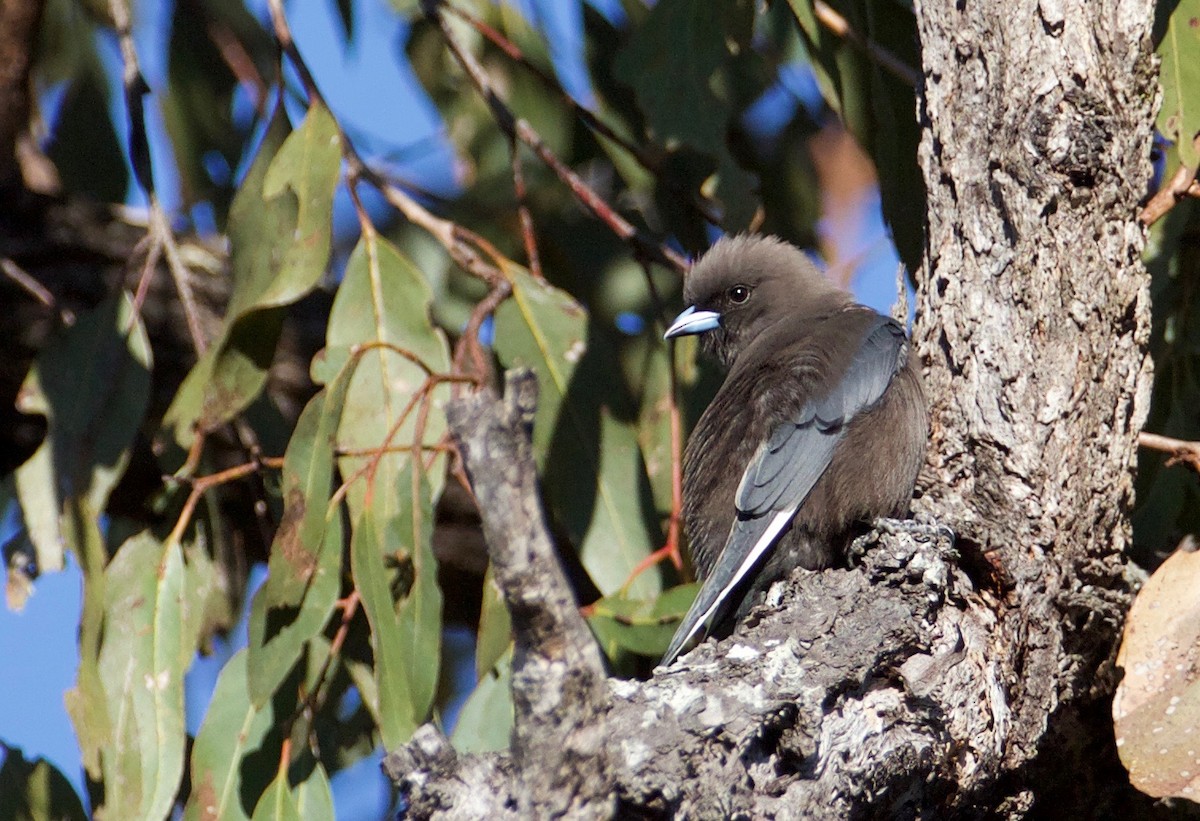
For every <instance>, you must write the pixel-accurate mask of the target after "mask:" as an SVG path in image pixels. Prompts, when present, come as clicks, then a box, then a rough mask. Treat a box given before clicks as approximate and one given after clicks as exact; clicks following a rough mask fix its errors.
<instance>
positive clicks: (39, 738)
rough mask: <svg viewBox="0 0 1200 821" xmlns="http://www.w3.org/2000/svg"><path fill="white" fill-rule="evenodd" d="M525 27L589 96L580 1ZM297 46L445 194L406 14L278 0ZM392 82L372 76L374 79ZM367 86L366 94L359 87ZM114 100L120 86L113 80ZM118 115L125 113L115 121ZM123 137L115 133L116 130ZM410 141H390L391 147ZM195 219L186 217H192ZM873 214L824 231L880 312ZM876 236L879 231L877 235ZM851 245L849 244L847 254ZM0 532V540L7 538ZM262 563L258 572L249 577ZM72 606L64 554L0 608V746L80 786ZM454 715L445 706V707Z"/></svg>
mask: <svg viewBox="0 0 1200 821" xmlns="http://www.w3.org/2000/svg"><path fill="white" fill-rule="evenodd" d="M511 2H512V4H513V5H515V6H516V7H518V8H519V9H521V10H522V11H523V13H524V14H525V15H526V16H527V17H528V18H529V19H530V20H532V21H533V22H534V23H535V24H536V25H538V26H539V27H541V28H543V30H545V31H549V32H552V36H550V37H549V38H548V39H549V41H550V43H551V49H552V51H551V53H552V56H553V57H554V59H555V64H556V67H557V69H558V72H559V75H560V78H561V80H562V82H563V85H564V86H565V87H566V88H567V89H568V90H569V91H570V92H571V93H572V94H574V95H575V96H576V97H577V98H578V99H580V100H581V101H583V102H585V103H586V102H589V101H590V100H591V91H590V86H589V83H588V79H587V73H586V68H585V66H584V63H583V59H582V51H581V46H580V44H581V42H582V29H581V7H580V6H579V5H578V4H577V3H574V2H562V0H511ZM247 4H248V6H249V7H250V8H251V9H252V10H253V11H254V12H255V13H256V15H257V16H258V17H259V18H260V19H264V20H265V19H266V3H265V0H247ZM593 5H595V6H596V7H597V8H599V9H601V11H603V12H604V13H606V14H608V15H609V16H610V17H614V18H615V17H619V16H620V15H621V11H620V3H619V0H603V2H601V1H600V0H594V1H593ZM288 10H289V19H290V21H291V25H292V28H293V34H294V36H295V38H296V42H297V44H298V46H299V48H300V50H301V52H302V53H303V54H304V55H305V58H306V60H307V61H308V63H309V65H310V67H311V68H312V70H313V72H314V74H315V76H316V78H317V82H318V83H319V84H320V85H321V86H322V88H323V89H324V91H325V93H326V96H327V97H328V98H329V100H330V105H331V107H332V109H333V110H334V112H335V114H336V115H337V116H338V118H339V119H340V120H341V121H342V123H343V124H344V126H345V127H346V128H347V130H348V131H349V132H350V133H351V134H353V135H354V137H355V139H356V142H357V143H358V145H359V146H360V148H361V150H362V151H363V153H364V155H366V156H367V157H368V159H370V160H371V161H372V162H375V163H379V164H390V165H391V170H393V171H396V172H398V173H399V174H400V176H402V177H404V178H406V179H409V180H412V181H414V182H417V183H419V184H420V185H421V186H422V187H424V188H427V189H429V190H433V191H436V192H439V193H443V194H452V193H453V192H454V190H455V176H454V173H455V163H454V156H453V152H452V149H451V147H450V145H449V143H448V142H447V141H446V139H445V137H444V135H443V133H442V126H441V121H440V119H439V117H438V115H437V112H436V110H435V109H434V108H433V107H432V105H431V104H430V102H429V100H428V99H427V98H426V97H425V95H424V93H423V91H422V90H421V89H420V88H419V86H418V84H417V83H416V81H415V78H414V77H413V76H412V73H411V70H410V69H409V67H408V65H407V63H406V61H405V60H404V59H403V51H402V49H401V44H402V43H403V41H404V36H405V28H404V23H403V22H402V21H401V20H399V19H398V17H397V15H396V14H395V13H394V11H393V10H392V9H391V8H390V7H389V5H388V4H387V2H386V0H354V12H355V17H356V32H357V33H358V34H357V38H356V43H355V44H354V47H353V48H352V49H350V50H348V51H343V50H342V49H341V47H340V42H341V34H340V31H341V28H340V23H339V22H338V20H337V17H336V10H335V5H334V2H333V0H305V2H292V3H290V4H289V6H288ZM170 13H171V4H170V3H168V2H140V3H137V4H136V22H137V29H136V40H137V44H138V48H139V58H140V60H141V63H142V69H143V72H144V74H145V75H146V78H147V81H148V82H149V84H150V87H151V89H161V88H162V87H163V86H164V84H165V80H166V54H165V53H164V51H163V47H164V44H165V41H166V37H165V31H166V27H167V26H168V25H169V15H170ZM103 48H104V49H105V50H106V53H107V55H108V59H109V61H110V63H111V65H112V66H113V67H114V71H113V72H112V75H113V78H114V84H115V83H116V82H117V78H119V73H120V72H119V69H115V67H116V66H118V64H119V54H118V52H117V49H116V43H115V41H114V40H111V39H109V40H107V41H105V43H104V44H103ZM380 77H388V78H399V82H393V81H389V82H379V81H378V78H380ZM361 89H369V93H361ZM815 94H816V89H815V84H813V83H812V80H811V76H810V75H809V74H808V72H807V71H806V70H803V69H799V68H797V69H796V70H791V69H789V70H788V71H786V72H785V74H784V77H783V78H782V81H781V83H780V85H779V86H778V87H777V88H776V89H774V90H772V92H770V93H769V94H768V95H767V96H766V97H765V98H764V100H763V101H762V103H761V104H760V105H759V106H758V107H757V108H756V111H755V112H754V114H753V117H754V121H753V123H751V125H752V126H754V127H756V128H759V129H763V130H769V129H771V128H772V127H777V125H775V124H777V123H782V122H784V121H786V119H787V118H788V117H790V114H791V111H792V110H794V108H795V106H796V105H801V104H808V105H812V104H814V102H813V101H814V99H815ZM113 98H114V101H115V102H114V105H117V106H120V105H121V102H120V100H121V95H120V93H119V90H118V89H117V88H116V86H115V85H114V93H113ZM115 120H116V122H118V123H120V124H122V127H123V124H124V122H125V116H124V112H123V111H122V112H121V113H120V116H118V117H116V118H115ZM148 126H149V128H150V130H151V137H152V141H151V150H152V156H153V159H154V161H155V185H156V189H157V190H158V193H159V196H160V198H161V199H162V200H163V202H164V203H165V204H166V206H167V207H168V209H175V208H177V206H178V202H179V194H178V183H177V180H176V179H175V177H174V175H173V173H172V172H171V151H170V148H169V145H168V144H167V143H166V140H165V137H164V133H163V126H162V120H161V117H160V116H158V114H157V112H156V109H155V108H154V107H153V106H151V107H150V110H149V111H148ZM122 136H124V135H122ZM405 146H408V147H419V150H417V149H414V150H411V151H404V150H399V151H398V150H397V149H398V147H400V148H401V149H403V147H405ZM129 202H130V204H134V205H138V204H144V202H145V200H144V197H143V196H142V194H141V192H139V191H136V190H131V191H130V195H129ZM335 220H336V223H337V230H339V232H341V231H353V230H355V228H356V222H355V220H354V217H353V214H352V213H350V212H349V211H348V209H346V208H345V204H343V207H342V208H339V209H338V211H337V212H336V214H335ZM200 221H202V220H198V222H200ZM886 237H887V232H886V229H885V227H884V225H883V222H882V218H881V216H880V214H879V205H878V200H877V199H876V200H872V201H868V202H864V203H863V205H862V212H861V219H860V221H859V226H858V228H857V230H856V231H854V232H853V235H849V236H845V237H836V238H834V239H835V241H837V242H839V243H843V244H845V245H846V247H847V248H850V249H853V248H867V249H869V253H868V254H866V258H865V260H864V262H863V264H862V265H861V266H860V268H859V270H858V272H857V275H856V277H855V279H854V288H855V292H856V294H857V295H858V297H859V299H861V300H862V301H864V302H865V303H867V304H869V305H871V306H873V307H876V308H878V309H880V310H884V311H886V310H888V309H889V307H890V306H891V304H892V302H893V301H894V299H895V284H894V283H895V273H896V266H897V264H898V260H897V258H896V255H895V251H894V249H893V248H892V246H891V243H890V241H887V239H886ZM880 238H883V239H882V241H881V239H880ZM848 253H853V251H852V250H851V251H848ZM6 527H7V528H8V532H0V543H3V541H5V540H6V539H7V538H8V536H9V535H10V533H11V528H12V523H11V522H9V523H7V525H6ZM260 577H261V572H257V573H256V580H257V579H258V578H260ZM79 608H80V574H79V570H78V567H77V565H76V563H75V562H74V561H73V560H69V561H68V566H67V569H66V570H64V571H63V572H61V573H51V574H47V575H44V576H42V577H41V578H40V579H38V581H37V586H36V592H35V594H34V595H33V596H32V598H31V599H30V600H29V602H28V603H27V605H26V607H25V609H24V610H23V611H22V612H20V613H14V612H12V611H9V610H8V609H7V608H4V607H0V693H2V694H3V698H2V699H0V741H3V742H5V743H8V744H12V745H14V746H17V747H20V748H21V749H22V750H23V752H24V753H25V755H26V757H29V758H32V757H36V756H41V757H44V758H46V759H48V760H49V761H51V762H53V763H54V764H55V765H56V766H57V767H58V768H59V769H60V770H62V772H63V773H64V774H65V775H66V776H67V777H68V778H69V779H71V780H72V781H73V782H74V783H75V784H76V786H77V788H79V790H80V793H81V795H82V794H83V789H82V787H83V779H82V771H81V767H80V763H79V748H78V745H77V743H76V741H75V736H74V731H73V729H72V727H71V724H70V722H69V720H68V719H67V716H66V711H65V708H64V706H63V693H64V692H65V691H66V690H68V689H70V688H71V687H72V686H73V685H74V679H75V667H76V663H77V656H76V638H77V624H78V618H79ZM234 635H235V636H236V637H237V638H236V639H235V640H233V641H232V642H231V643H229V644H225V645H221V646H218V648H217V653H216V654H215V655H214V656H213V657H211V658H209V659H201V660H199V661H198V663H197V664H196V665H195V667H194V669H193V671H192V672H191V674H190V675H189V680H188V691H187V692H188V727H189V730H190V731H192V732H194V731H195V729H196V728H197V726H198V722H199V720H200V718H201V717H202V715H203V711H204V706H205V705H206V704H207V698H208V695H209V694H210V693H211V688H212V686H213V683H214V682H215V677H216V673H217V672H219V669H220V665H221V663H223V661H224V660H225V659H226V658H227V657H228V656H229V655H231V654H232V652H233V651H234V650H236V648H237V647H238V646H240V645H241V644H242V643H244V641H245V630H244V625H243V627H242V628H241V629H240V630H238V631H235V633H234ZM451 640H452V641H453V643H454V644H455V645H456V646H460V647H463V649H464V652H462V653H461V654H460V658H461V659H462V661H463V663H462V664H460V665H459V669H458V670H457V673H456V676H455V679H456V681H458V682H460V684H461V685H462V689H463V693H462V694H461V695H465V688H466V687H468V686H469V685H470V684H471V683H472V682H473V680H474V677H473V670H472V669H471V667H472V665H471V662H470V659H471V655H472V654H471V653H470V652H469V643H470V637H469V636H462V635H457V636H454V637H451ZM446 719H447V720H448V721H449V722H452V720H453V711H451V713H450V714H449V715H447V716H446ZM333 783H334V790H335V800H336V801H337V809H338V817H339V818H342V819H359V818H361V819H377V818H381V817H383V816H384V814H385V813H386V812H387V806H386V800H387V792H386V788H385V785H384V783H383V779H382V777H381V776H380V774H379V771H378V758H377V757H376V758H372V759H367V760H366V761H364V762H363V763H362V764H361V765H360V766H357V767H355V768H352V769H351V770H348V771H346V772H343V773H339V774H338V775H337V776H335V777H334V779H333Z"/></svg>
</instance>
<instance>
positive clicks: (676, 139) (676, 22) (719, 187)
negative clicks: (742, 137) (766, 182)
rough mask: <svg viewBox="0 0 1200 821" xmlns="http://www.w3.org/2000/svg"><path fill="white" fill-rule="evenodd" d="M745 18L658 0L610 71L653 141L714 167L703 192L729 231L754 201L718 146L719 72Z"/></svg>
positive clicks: (723, 109)
mask: <svg viewBox="0 0 1200 821" xmlns="http://www.w3.org/2000/svg"><path fill="white" fill-rule="evenodd" d="M753 19H754V6H753V4H751V3H746V2H744V1H743V0H720V2H718V3H713V2H712V0H659V2H657V3H655V4H654V7H653V8H652V9H651V10H650V14H649V16H648V17H647V18H646V20H645V21H644V22H643V23H642V24H641V25H640V26H638V27H637V28H636V29H635V30H634V33H633V36H632V37H631V38H630V40H629V44H628V45H627V46H626V47H625V49H624V50H623V51H622V52H621V53H620V54H619V55H618V57H617V60H616V64H615V66H614V73H615V75H616V77H617V78H618V79H619V80H621V81H622V82H624V83H626V84H627V85H629V86H630V87H632V88H633V90H634V92H635V93H636V95H637V100H638V105H639V107H640V109H641V111H642V113H643V114H644V116H645V117H646V120H647V123H648V124H649V126H650V128H651V130H652V131H653V132H654V136H655V138H656V139H657V141H658V142H660V143H662V144H663V145H665V146H666V147H668V148H678V147H679V146H680V145H684V146H692V147H694V148H696V149H698V150H700V151H702V152H703V153H705V154H708V155H709V156H712V157H714V158H715V159H716V160H717V166H718V172H717V175H716V179H715V185H714V186H713V190H712V192H710V193H712V194H715V195H716V196H717V197H718V198H719V199H720V201H721V202H722V203H723V204H724V206H725V213H724V215H723V217H724V218H723V222H724V224H725V226H726V228H728V229H729V230H740V229H744V228H745V227H746V226H747V225H749V224H750V220H751V218H752V217H753V215H754V212H755V210H756V209H757V207H758V200H757V197H756V196H755V195H754V183H755V177H754V175H753V174H750V173H748V172H747V171H745V170H744V169H742V168H740V167H739V166H738V164H737V163H736V161H735V160H734V159H733V156H732V155H731V154H730V153H729V148H728V146H727V144H726V139H725V134H726V130H727V129H728V126H729V121H730V118H731V117H732V116H733V113H734V103H733V101H732V100H731V99H730V98H729V97H730V95H729V93H728V90H727V89H726V87H725V85H726V84H725V82H724V78H723V77H721V76H720V75H719V70H720V69H723V68H725V67H726V65H727V64H728V63H729V61H730V58H731V52H730V43H731V42H735V41H736V40H738V39H740V38H742V37H744V36H745V35H746V33H747V32H748V31H749V30H750V29H751V28H752V25H753ZM731 32H732V33H734V37H733V38H730V37H729V34H730V33H731Z"/></svg>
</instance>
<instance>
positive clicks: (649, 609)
mask: <svg viewBox="0 0 1200 821" xmlns="http://www.w3.org/2000/svg"><path fill="white" fill-rule="evenodd" d="M699 589H700V585H699V584H682V585H679V586H678V587H673V588H671V589H670V590H668V591H666V592H665V593H663V594H662V595H661V596H659V597H658V598H657V599H654V600H653V601H640V600H637V599H630V598H625V597H622V596H608V597H606V598H603V599H601V600H600V601H598V602H596V603H595V604H593V605H592V614H591V616H590V617H589V618H588V624H589V625H591V628H592V631H593V632H594V633H595V634H596V639H597V641H599V642H600V646H601V647H603V648H604V651H605V653H607V654H608V655H609V656H615V655H616V653H617V651H618V649H621V650H629V651H632V652H634V653H640V654H642V655H643V656H651V657H657V656H661V655H662V654H663V653H665V652H666V650H667V645H669V644H670V643H671V637H672V636H673V635H674V634H675V628H676V627H678V626H679V622H680V620H682V619H683V616H684V614H685V613H687V609H688V607H690V606H691V604H692V600H693V599H694V598H696V592H697V591H698V590H699Z"/></svg>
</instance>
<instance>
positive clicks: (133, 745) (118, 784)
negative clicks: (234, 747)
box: [100, 533, 204, 818]
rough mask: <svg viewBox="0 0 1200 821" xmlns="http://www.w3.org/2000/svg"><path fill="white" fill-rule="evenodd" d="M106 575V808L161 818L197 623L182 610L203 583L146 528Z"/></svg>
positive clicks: (179, 738) (177, 769)
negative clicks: (109, 734) (110, 724)
mask: <svg viewBox="0 0 1200 821" xmlns="http://www.w3.org/2000/svg"><path fill="white" fill-rule="evenodd" d="M105 575H106V577H107V578H106V581H107V584H106V590H107V607H106V613H105V619H104V623H105V630H104V643H103V645H102V647H101V651H100V676H101V680H102V681H103V683H104V690H105V695H106V698H107V702H108V713H109V716H110V717H111V719H112V722H113V728H112V729H113V737H112V740H111V743H110V744H109V745H108V746H106V747H105V748H104V749H102V750H101V755H100V758H101V765H102V769H103V773H104V785H105V790H104V812H105V813H106V814H107V817H110V818H165V817H166V816H167V815H168V813H169V812H170V810H171V806H172V805H173V804H174V803H175V794H176V793H177V792H178V790H179V784H180V780H181V778H182V776H183V765H184V747H185V742H186V733H185V730H184V715H183V676H184V673H185V672H186V671H187V668H188V666H189V665H190V664H191V660H192V656H193V655H194V654H195V652H196V640H197V633H196V626H197V624H198V621H197V620H196V619H195V618H189V614H188V612H187V611H188V609H189V608H192V607H198V606H199V604H200V603H201V602H202V600H203V596H204V592H203V591H202V590H200V589H198V588H199V587H202V586H203V583H202V580H196V579H193V578H189V571H188V568H187V567H185V565H184V562H183V550H182V548H181V547H180V545H179V544H177V543H174V542H170V543H167V544H165V545H164V544H162V543H161V542H159V541H158V540H157V539H155V538H154V537H153V536H151V535H150V534H148V533H142V534H139V535H137V536H134V537H133V538H131V539H129V540H128V541H126V542H125V544H123V545H122V546H121V548H120V549H119V550H118V551H117V554H116V555H115V556H114V557H113V560H112V562H111V563H110V564H109V566H108V570H107V571H106V572H105ZM197 581H201V584H200V585H196V584H195V583H196V582H197Z"/></svg>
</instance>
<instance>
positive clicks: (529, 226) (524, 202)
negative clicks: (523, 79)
mask: <svg viewBox="0 0 1200 821" xmlns="http://www.w3.org/2000/svg"><path fill="white" fill-rule="evenodd" d="M508 150H509V156H510V158H511V161H512V178H513V191H514V192H515V193H516V195H517V219H518V220H520V222H521V239H522V241H524V243H525V257H526V259H528V260H529V273H531V274H533V276H534V278H535V279H539V280H542V281H545V279H546V278H545V277H544V276H542V260H541V256H540V254H539V253H538V247H537V237H536V236H535V235H534V232H533V215H532V214H531V213H529V192H528V191H526V190H525V172H524V169H523V168H522V167H521V146H519V145H517V141H516V140H514V139H512V138H511V137H510V138H509V140H508Z"/></svg>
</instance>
